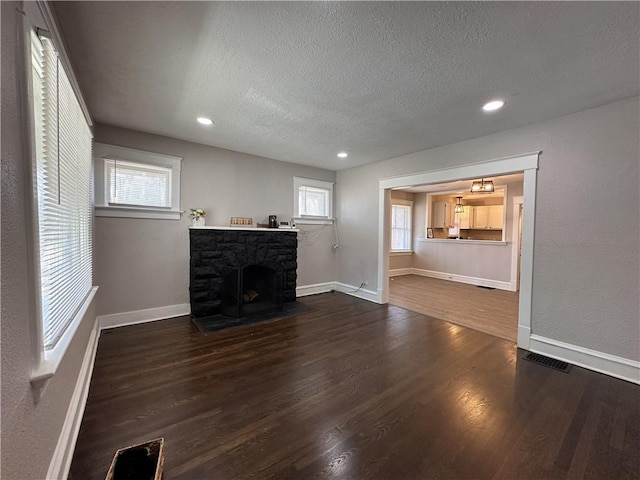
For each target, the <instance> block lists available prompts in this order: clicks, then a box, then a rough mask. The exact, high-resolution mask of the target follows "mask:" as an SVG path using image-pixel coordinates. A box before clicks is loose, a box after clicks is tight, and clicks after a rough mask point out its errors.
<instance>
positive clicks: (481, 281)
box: [403, 268, 516, 292]
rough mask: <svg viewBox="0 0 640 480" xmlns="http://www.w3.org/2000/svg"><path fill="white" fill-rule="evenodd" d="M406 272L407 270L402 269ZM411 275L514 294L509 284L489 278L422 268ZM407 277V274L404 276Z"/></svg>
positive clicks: (512, 287) (413, 269)
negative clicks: (507, 291)
mask: <svg viewBox="0 0 640 480" xmlns="http://www.w3.org/2000/svg"><path fill="white" fill-rule="evenodd" d="M403 270H408V269H403ZM410 270H411V273H412V274H413V275H420V276H422V277H431V278H439V279H441V280H451V281H452V282H460V283H468V284H470V285H479V286H481V287H492V288H497V289H500V290H509V291H512V292H515V290H516V289H515V286H513V285H512V284H511V282H503V281H500V280H491V279H489V278H479V277H469V276H467V275H458V274H455V273H446V272H436V271H435V270H424V269H422V268H412V269H410ZM404 275H407V274H404Z"/></svg>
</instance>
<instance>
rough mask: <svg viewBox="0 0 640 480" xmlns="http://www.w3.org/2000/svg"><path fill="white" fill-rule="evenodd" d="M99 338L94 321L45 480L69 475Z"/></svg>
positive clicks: (98, 331) (96, 324)
mask: <svg viewBox="0 0 640 480" xmlns="http://www.w3.org/2000/svg"><path fill="white" fill-rule="evenodd" d="M99 338H100V330H99V328H98V322H97V321H96V322H95V324H94V326H93V329H92V330H91V334H90V336H89V342H88V344H87V349H86V350H85V353H84V358H83V359H82V365H81V366H80V372H79V374H78V380H77V381H76V386H75V388H74V389H73V395H72V396H71V401H70V402H69V408H68V409H67V415H66V417H65V419H64V424H63V425H62V431H61V432H60V436H59V437H58V443H57V445H56V449H55V450H54V452H53V457H52V458H51V462H50V463H49V470H48V471H47V478H67V476H68V475H69V469H70V468H71V460H72V458H73V452H74V450H75V447H76V441H77V440H78V433H79V432H80V425H81V423H82V417H83V415H84V409H85V406H86V405H87V397H88V396H89V385H90V383H91V375H92V374H93V365H94V363H95V359H96V352H97V350H98V339H99Z"/></svg>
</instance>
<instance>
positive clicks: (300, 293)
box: [296, 282, 335, 297]
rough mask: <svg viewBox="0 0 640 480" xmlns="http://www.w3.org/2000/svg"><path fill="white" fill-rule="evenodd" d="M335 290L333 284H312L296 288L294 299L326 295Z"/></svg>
mask: <svg viewBox="0 0 640 480" xmlns="http://www.w3.org/2000/svg"><path fill="white" fill-rule="evenodd" d="M331 290H335V283H334V282H324V283H314V284H311V285H302V286H301V287H296V297H306V296H307V295H317V294H318V293H327V292H330V291H331Z"/></svg>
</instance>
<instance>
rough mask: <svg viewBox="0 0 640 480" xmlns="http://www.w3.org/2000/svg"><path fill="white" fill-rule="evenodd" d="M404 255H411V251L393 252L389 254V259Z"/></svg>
mask: <svg viewBox="0 0 640 480" xmlns="http://www.w3.org/2000/svg"><path fill="white" fill-rule="evenodd" d="M406 255H413V250H394V251H393V252H389V256H390V257H402V256H406Z"/></svg>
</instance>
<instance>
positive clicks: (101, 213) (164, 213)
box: [95, 205, 183, 220]
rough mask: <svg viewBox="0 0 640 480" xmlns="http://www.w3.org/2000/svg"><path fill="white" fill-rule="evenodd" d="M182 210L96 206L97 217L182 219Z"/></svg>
mask: <svg viewBox="0 0 640 480" xmlns="http://www.w3.org/2000/svg"><path fill="white" fill-rule="evenodd" d="M182 213H183V212H182V211H181V210H157V209H155V208H141V207H111V206H110V207H107V206H104V205H96V206H95V214H96V217H118V218H151V219H156V220H180V217H181V216H182Z"/></svg>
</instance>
